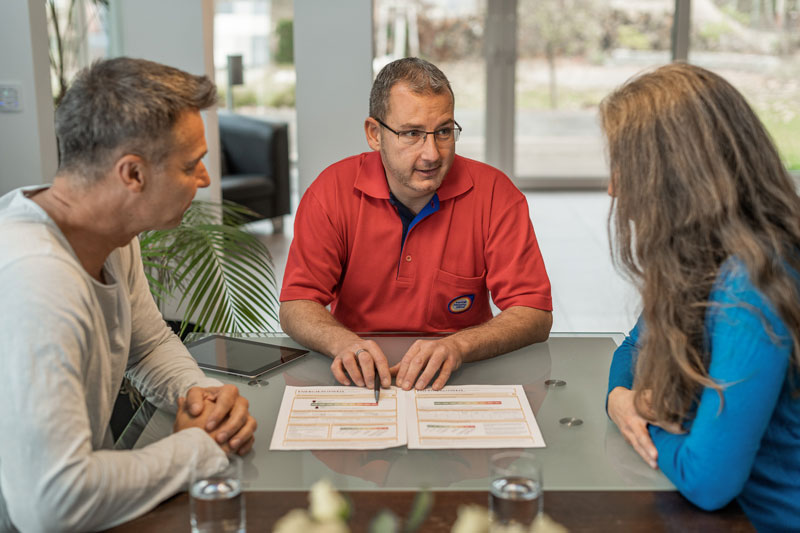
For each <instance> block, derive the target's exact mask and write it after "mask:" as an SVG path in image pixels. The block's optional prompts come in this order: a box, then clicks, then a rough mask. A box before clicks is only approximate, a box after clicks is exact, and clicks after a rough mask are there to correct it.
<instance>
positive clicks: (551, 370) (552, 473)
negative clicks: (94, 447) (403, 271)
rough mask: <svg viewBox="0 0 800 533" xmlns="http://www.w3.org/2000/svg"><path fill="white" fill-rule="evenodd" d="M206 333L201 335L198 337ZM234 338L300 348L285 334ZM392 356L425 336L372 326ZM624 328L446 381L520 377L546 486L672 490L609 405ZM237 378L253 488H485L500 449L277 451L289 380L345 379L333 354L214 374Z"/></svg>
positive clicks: (540, 347) (160, 429)
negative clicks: (248, 430) (252, 428)
mask: <svg viewBox="0 0 800 533" xmlns="http://www.w3.org/2000/svg"><path fill="white" fill-rule="evenodd" d="M205 335H207V334H193V335H192V336H191V338H188V339H187V341H190V340H198V339H200V338H202V337H203V336H205ZM229 336H232V337H239V338H248V339H251V340H255V341H257V342H258V341H259V340H263V342H265V343H270V344H279V345H282V346H289V347H299V345H298V344H297V343H295V342H294V341H293V340H291V339H290V338H289V337H288V336H286V335H285V334H283V333H242V334H236V335H229ZM366 337H367V338H372V339H373V340H375V341H376V342H377V343H378V344H379V345H380V346H381V349H382V350H383V352H384V353H385V354H386V356H387V357H388V358H389V362H390V364H393V363H394V362H396V361H399V360H400V358H402V356H403V355H404V354H405V351H406V350H407V349H408V347H410V346H411V344H412V343H413V342H414V341H415V340H416V339H418V338H421V336H420V335H419V334H397V333H390V334H374V333H371V334H369V335H367V336H366ZM622 339H623V335H622V334H619V333H561V334H559V333H553V334H551V336H550V339H549V340H548V341H547V342H545V343H541V344H535V345H532V346H527V347H525V348H522V349H519V350H516V351H514V352H511V353H508V354H505V355H501V356H498V357H495V358H493V359H488V360H485V361H478V362H475V363H467V364H464V365H462V367H461V368H459V369H458V370H457V371H456V372H455V373H454V374H453V376H452V377H451V379H450V381H449V382H448V384H452V385H467V384H496V385H503V384H521V385H523V387H524V389H525V392H526V394H527V396H528V400H529V401H530V404H531V408H532V409H533V412H534V414H535V416H536V420H537V423H538V424H539V427H540V429H541V431H542V435H543V436H544V440H545V443H546V447H545V448H537V449H534V450H532V451H533V452H534V453H535V454H536V455H537V456H538V457H539V459H540V460H541V462H542V464H543V472H544V474H543V476H544V486H545V489H546V490H674V486H673V485H672V484H671V483H670V482H669V480H667V479H666V477H664V475H663V474H661V473H660V472H659V471H654V470H652V469H650V468H649V467H648V466H647V465H646V464H645V462H644V461H643V460H642V459H641V458H640V457H639V456H638V455H637V454H636V452H634V451H633V449H632V448H631V447H630V446H629V445H628V444H627V443H626V442H625V441H624V439H623V438H622V435H621V434H620V432H619V431H618V430H617V428H616V426H615V425H614V424H613V423H612V422H611V421H610V420H609V419H608V417H607V416H606V413H605V392H606V385H607V379H608V369H609V366H610V363H611V356H612V354H613V352H614V349H615V348H616V347H617V346H618V344H619V343H620V342H621V341H622ZM208 375H209V376H213V377H215V378H218V379H219V380H220V381H222V382H224V383H232V384H234V385H237V386H238V387H239V389H240V391H241V393H242V395H244V396H245V397H246V398H247V399H248V400H249V402H250V410H251V413H252V414H253V416H254V417H255V418H256V420H257V421H258V431H257V433H256V445H255V446H254V448H253V451H252V452H251V453H249V454H248V455H247V456H246V457H245V458H244V461H245V488H246V489H247V490H307V489H308V488H309V487H310V486H311V485H312V484H313V483H314V482H316V481H318V480H319V479H321V478H327V479H329V480H330V481H331V482H332V483H333V484H334V485H335V486H336V487H337V488H339V489H343V490H418V489H419V488H421V487H428V488H430V489H432V490H486V488H487V487H488V483H489V480H488V476H489V472H488V464H489V457H490V456H491V455H492V454H494V453H496V452H497V451H498V450H496V449H484V450H409V449H407V448H406V447H404V446H403V447H398V448H391V449H387V450H365V451H354V450H353V451H350V450H348V451H319V450H316V451H270V450H269V442H270V439H271V438H272V432H273V430H274V428H275V422H276V418H277V414H278V409H279V407H280V402H281V399H282V397H283V392H284V388H285V386H286V385H293V386H311V385H338V383H337V382H336V380H335V379H334V378H333V376H332V374H331V371H330V359H329V358H327V357H325V356H323V355H321V354H319V353H316V352H311V353H309V354H308V355H306V356H304V357H301V358H300V359H297V360H295V361H293V362H291V363H289V364H287V365H284V366H281V367H279V368H277V369H275V370H274V371H271V372H268V373H266V374H263V375H262V376H261V377H260V378H258V379H255V380H249V379H244V378H238V377H235V376H228V375H225V374H218V373H213V372H208ZM172 423H173V417H172V415H169V414H168V413H166V412H163V411H158V410H155V409H154V408H152V406H150V407H147V406H144V407H143V408H142V409H140V411H139V412H137V415H136V417H135V419H134V421H133V422H132V423H131V424H130V425H129V427H128V428H127V429H126V430H125V432H123V434H122V436H121V437H120V439H119V441H118V447H119V448H130V447H134V448H140V447H143V446H146V445H147V444H150V443H152V442H154V441H155V440H158V439H160V438H163V437H165V436H167V435H169V433H170V432H171V431H172Z"/></svg>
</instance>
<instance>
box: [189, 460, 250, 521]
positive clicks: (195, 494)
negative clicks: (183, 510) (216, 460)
mask: <svg viewBox="0 0 800 533" xmlns="http://www.w3.org/2000/svg"><path fill="white" fill-rule="evenodd" d="M228 461H229V462H228V466H227V467H226V468H224V469H223V470H221V471H219V472H217V473H216V474H214V475H211V476H204V475H201V474H199V473H198V472H196V471H195V470H194V469H192V474H191V481H190V485H189V516H190V521H191V524H192V533H240V532H243V531H245V509H244V494H242V458H241V457H239V456H238V455H229V456H228Z"/></svg>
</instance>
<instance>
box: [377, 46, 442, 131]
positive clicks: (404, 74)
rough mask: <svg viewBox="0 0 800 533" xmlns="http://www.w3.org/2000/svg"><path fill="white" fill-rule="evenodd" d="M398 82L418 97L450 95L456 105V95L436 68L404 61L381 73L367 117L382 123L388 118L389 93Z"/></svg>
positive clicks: (417, 60) (409, 59)
mask: <svg viewBox="0 0 800 533" xmlns="http://www.w3.org/2000/svg"><path fill="white" fill-rule="evenodd" d="M398 82H403V83H406V84H407V85H408V87H409V88H410V89H411V90H412V91H413V92H415V93H417V94H426V93H433V94H442V93H444V92H445V91H449V92H450V97H451V98H452V99H453V104H454V105H455V98H456V97H455V95H454V94H453V89H452V88H451V87H450V82H449V81H448V80H447V76H445V75H444V73H443V72H442V71H441V70H439V68H438V67H436V65H434V64H433V63H430V62H428V61H425V60H424V59H420V58H418V57H405V58H403V59H398V60H396V61H392V62H391V63H389V64H388V65H386V66H385V67H383V68H382V69H381V71H380V72H379V73H378V76H377V77H376V78H375V81H374V82H373V84H372V91H370V94H369V116H371V117H373V118H377V119H380V120H384V119H385V118H386V115H388V114H389V93H390V92H391V90H392V87H394V85H395V84H396V83H398Z"/></svg>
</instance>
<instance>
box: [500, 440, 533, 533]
mask: <svg viewBox="0 0 800 533" xmlns="http://www.w3.org/2000/svg"><path fill="white" fill-rule="evenodd" d="M489 475H490V477H489V480H490V484H489V514H490V520H491V526H490V531H491V532H492V533H501V532H504V531H519V530H524V531H528V528H530V526H531V524H532V523H533V521H534V520H535V519H536V517H537V516H538V515H539V513H541V512H542V509H543V507H544V497H543V494H542V466H541V463H540V462H539V461H538V460H537V459H536V456H535V455H533V454H532V453H530V452H501V453H497V454H494V455H493V456H492V457H491V458H490V460H489Z"/></svg>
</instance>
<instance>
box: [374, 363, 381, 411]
mask: <svg viewBox="0 0 800 533" xmlns="http://www.w3.org/2000/svg"><path fill="white" fill-rule="evenodd" d="M380 400H381V377H380V375H378V369H377V368H376V369H375V405H378V402H380Z"/></svg>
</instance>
